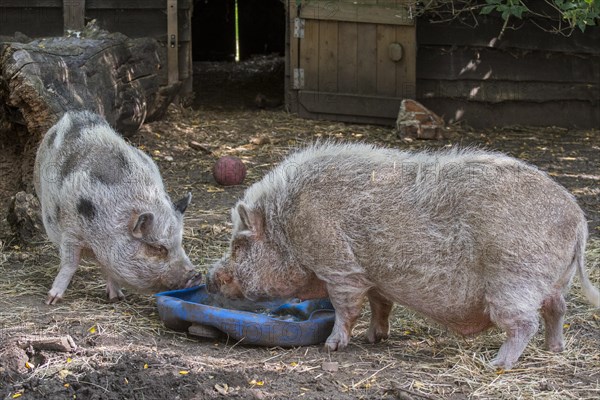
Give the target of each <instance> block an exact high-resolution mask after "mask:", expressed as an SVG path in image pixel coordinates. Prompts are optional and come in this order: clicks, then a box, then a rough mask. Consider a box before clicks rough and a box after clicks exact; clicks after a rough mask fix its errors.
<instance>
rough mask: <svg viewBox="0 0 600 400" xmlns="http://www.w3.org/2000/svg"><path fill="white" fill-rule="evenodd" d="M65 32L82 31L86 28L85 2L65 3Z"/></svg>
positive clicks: (70, 0)
mask: <svg viewBox="0 0 600 400" xmlns="http://www.w3.org/2000/svg"><path fill="white" fill-rule="evenodd" d="M63 26H64V31H65V32H66V31H68V30H70V31H81V30H82V29H83V27H84V26H85V0H64V1H63Z"/></svg>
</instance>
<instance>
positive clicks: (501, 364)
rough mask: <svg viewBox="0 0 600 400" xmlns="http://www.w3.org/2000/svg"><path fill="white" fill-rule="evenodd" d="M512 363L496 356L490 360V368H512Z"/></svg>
mask: <svg viewBox="0 0 600 400" xmlns="http://www.w3.org/2000/svg"><path fill="white" fill-rule="evenodd" d="M512 366H513V365H512V363H510V362H508V361H507V360H504V359H500V358H498V357H496V358H494V359H493V360H492V361H491V362H490V367H491V368H492V369H504V370H509V369H511V368H512Z"/></svg>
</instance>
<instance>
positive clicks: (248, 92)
mask: <svg viewBox="0 0 600 400" xmlns="http://www.w3.org/2000/svg"><path fill="white" fill-rule="evenodd" d="M236 6H237V29H238V35H237V46H236ZM285 20H286V12H285V5H284V2H283V1H282V0H237V1H236V0H196V1H195V2H194V14H193V16H192V59H193V61H194V97H195V100H194V105H195V106H197V107H210V108H212V107H217V108H240V107H242V108H246V107H257V106H259V107H263V106H267V107H278V106H281V105H282V104H283V98H284V69H285V68H284V55H285V35H286V26H285ZM236 47H237V49H239V50H237V51H236ZM236 53H237V55H238V56H239V60H238V61H239V62H236ZM257 98H259V99H262V101H259V102H257V101H256V100H257ZM265 99H266V101H264V100H265Z"/></svg>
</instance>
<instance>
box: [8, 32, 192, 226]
mask: <svg viewBox="0 0 600 400" xmlns="http://www.w3.org/2000/svg"><path fill="white" fill-rule="evenodd" d="M3 40H4V41H3V42H0V158H1V159H0V167H1V168H2V169H3V170H0V179H1V182H0V203H1V202H4V203H2V204H0V219H2V220H4V217H5V215H6V209H7V206H8V204H7V200H8V199H10V197H11V196H12V195H14V194H15V193H16V192H17V191H20V190H25V191H27V192H30V193H31V192H33V185H32V182H31V176H32V171H33V163H34V160H35V153H36V150H37V144H38V143H39V142H40V140H41V138H42V137H43V135H44V134H45V133H46V132H47V131H48V129H49V128H50V127H51V126H52V125H54V124H55V123H56V122H57V121H58V120H59V119H60V117H61V116H62V115H63V114H64V113H65V112H66V111H67V110H73V109H87V110H90V111H93V112H96V113H98V114H101V115H104V117H105V118H106V119H107V121H108V122H109V123H110V124H111V125H112V126H113V127H114V128H115V129H116V130H117V131H118V132H120V133H121V134H123V135H126V136H127V135H128V134H131V133H133V132H135V131H136V130H137V129H138V128H139V127H140V126H141V124H142V123H143V122H145V121H151V120H156V119H159V118H161V117H162V116H163V115H164V113H165V111H166V109H167V107H168V105H169V103H171V102H172V101H173V99H174V98H175V96H176V95H177V92H178V90H179V88H180V84H179V83H177V84H175V85H170V86H169V85H168V84H167V68H166V50H165V49H164V47H163V48H161V46H160V44H159V43H158V42H157V41H156V40H154V39H151V38H137V39H130V38H128V37H127V36H125V35H123V34H120V33H108V32H106V31H103V30H100V29H98V28H97V27H96V26H95V25H94V24H93V23H91V24H88V26H87V27H86V28H85V29H84V31H82V32H77V33H76V34H71V35H70V36H66V37H52V38H40V39H35V40H32V41H28V42H27V43H23V42H19V41H18V40H21V41H27V38H25V39H23V38H16V39H14V41H7V40H6V38H3ZM7 160H8V161H7ZM15 160H16V161H17V162H15ZM4 161H6V162H4ZM14 164H17V165H14ZM7 165H8V166H10V168H11V170H10V171H5V170H4V169H6V168H7ZM0 225H2V224H1V223H0Z"/></svg>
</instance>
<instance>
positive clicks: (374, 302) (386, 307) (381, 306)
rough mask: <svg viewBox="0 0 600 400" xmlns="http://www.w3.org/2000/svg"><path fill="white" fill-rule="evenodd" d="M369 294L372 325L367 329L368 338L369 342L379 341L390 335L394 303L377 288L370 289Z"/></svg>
mask: <svg viewBox="0 0 600 400" xmlns="http://www.w3.org/2000/svg"><path fill="white" fill-rule="evenodd" d="M367 296H368V297H369V304H370V306H371V325H370V326H369V330H368V331H367V340H368V341H369V343H377V342H379V341H381V340H386V339H387V338H388V337H389V335H390V312H391V311H392V306H393V305H394V303H392V302H391V301H389V300H388V299H387V298H385V297H384V296H382V295H381V293H379V292H378V291H377V290H376V289H375V288H372V289H370V290H369V292H368V293H367Z"/></svg>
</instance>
